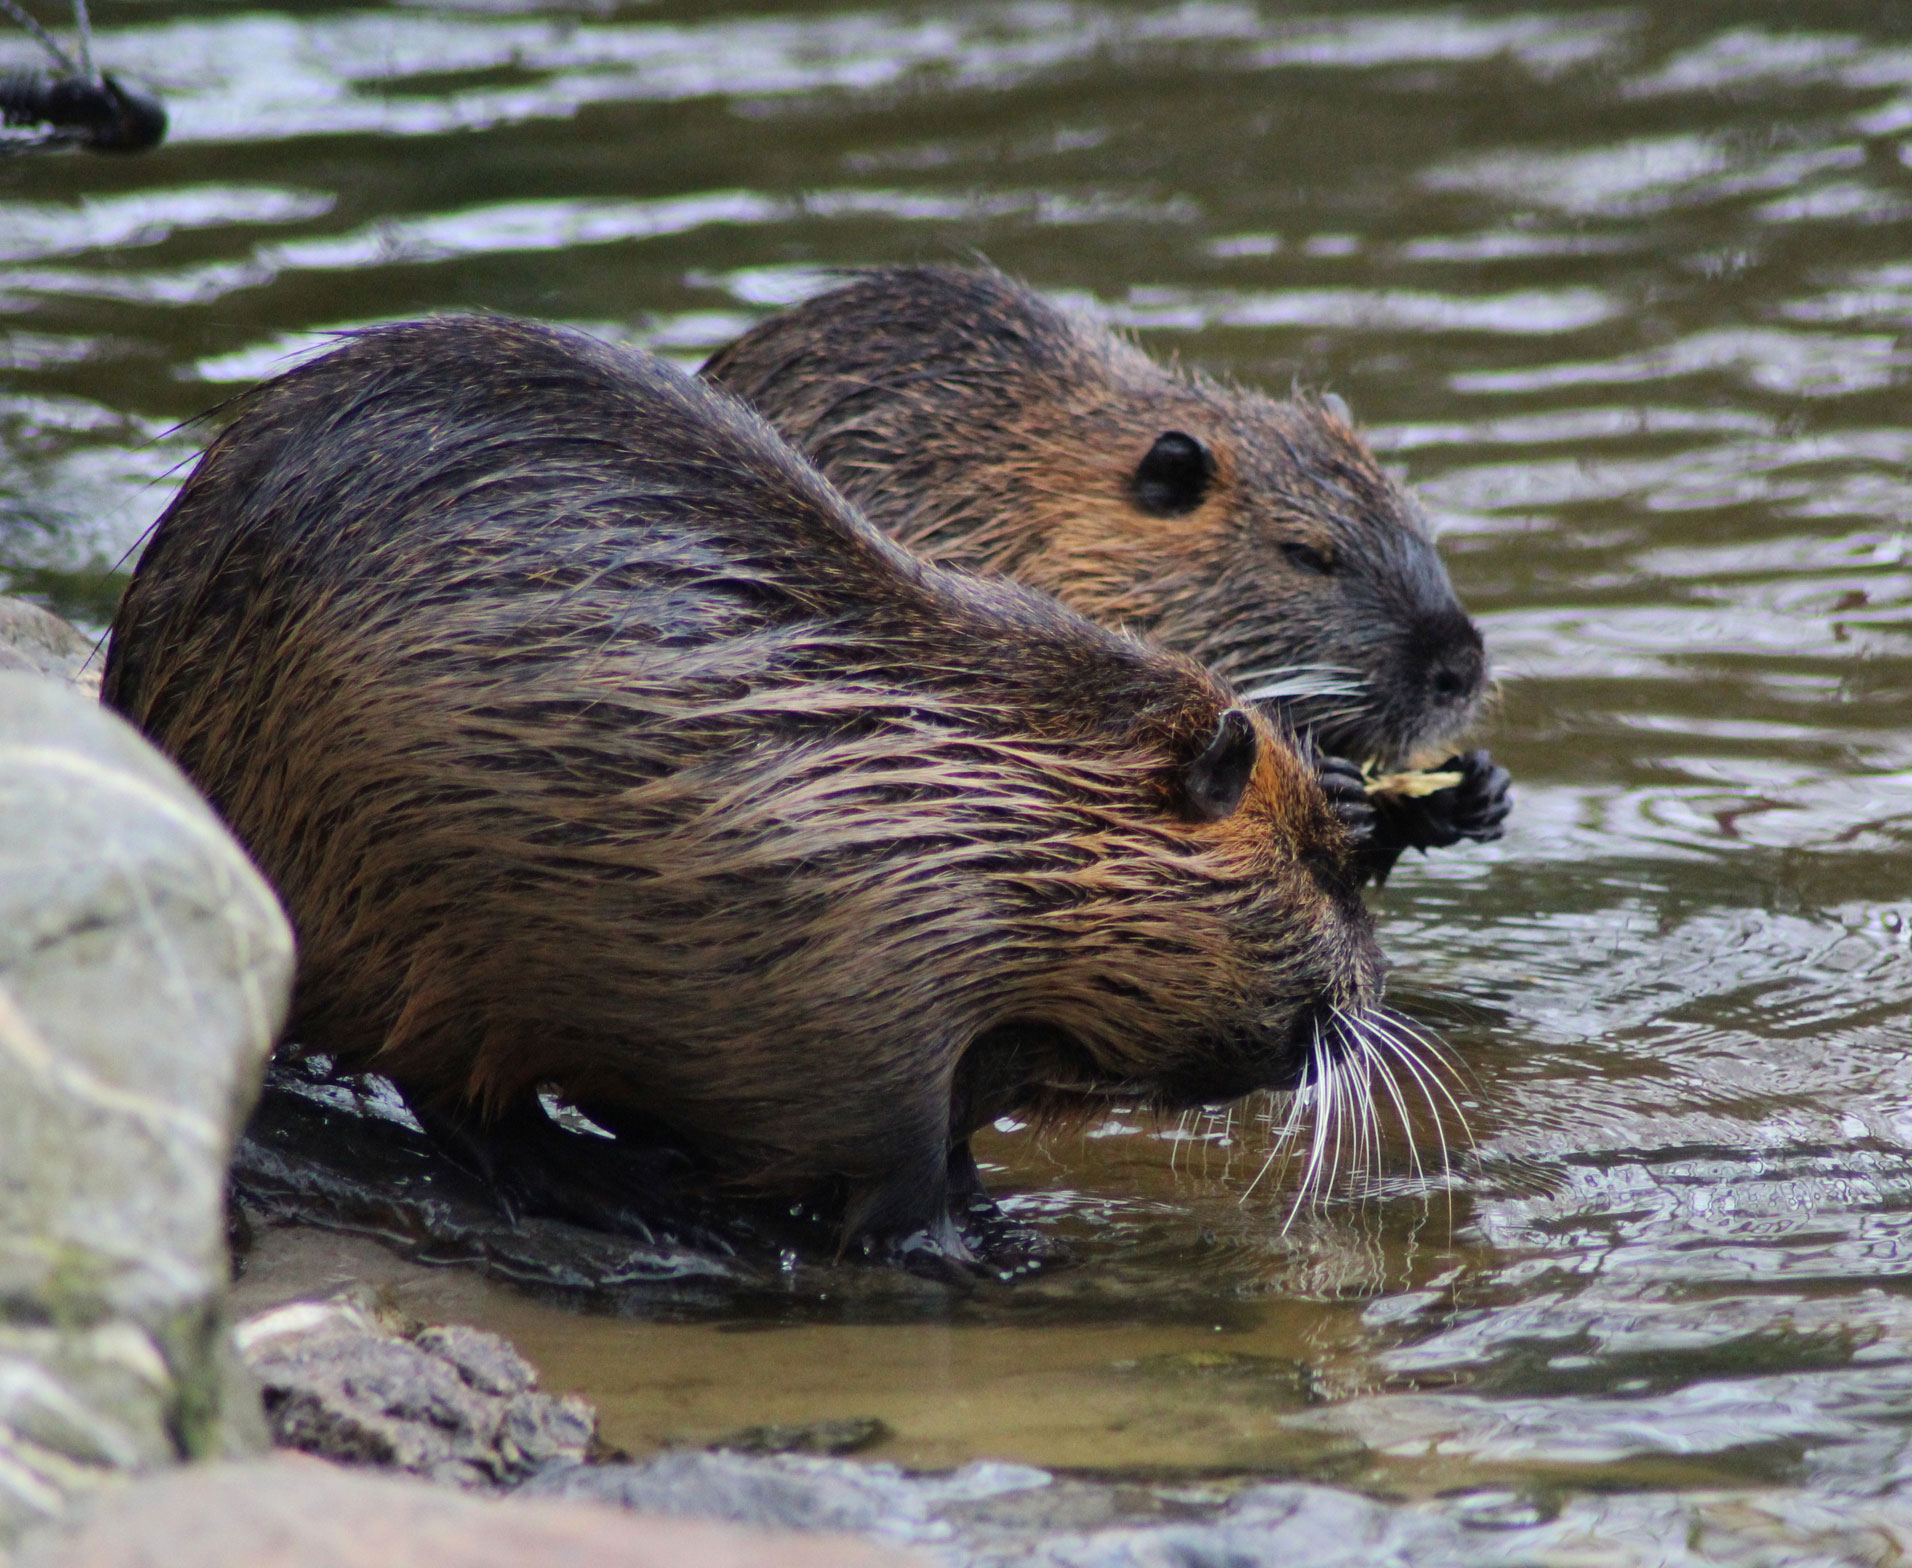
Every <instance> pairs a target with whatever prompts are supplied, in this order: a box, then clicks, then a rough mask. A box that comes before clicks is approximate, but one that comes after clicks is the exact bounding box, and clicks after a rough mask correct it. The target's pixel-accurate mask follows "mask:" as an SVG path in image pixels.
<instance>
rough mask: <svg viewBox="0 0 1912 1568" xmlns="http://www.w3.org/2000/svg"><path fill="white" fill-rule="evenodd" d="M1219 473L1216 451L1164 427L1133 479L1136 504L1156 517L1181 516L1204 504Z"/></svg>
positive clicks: (1130, 484)
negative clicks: (1217, 472) (1216, 464)
mask: <svg viewBox="0 0 1912 1568" xmlns="http://www.w3.org/2000/svg"><path fill="white" fill-rule="evenodd" d="M1214 477H1215V454H1214V453H1213V452H1211V451H1209V450H1208V448H1207V447H1206V446H1204V445H1203V444H1202V443H1201V442H1200V441H1197V440H1196V439H1195V437H1193V436H1191V435H1186V434H1184V433H1183V432H1182V431H1180V430H1164V431H1163V432H1162V433H1161V434H1160V435H1159V436H1157V437H1156V438H1155V445H1154V446H1152V447H1150V448H1149V449H1148V452H1147V454H1146V455H1145V456H1144V457H1143V459H1142V461H1141V462H1140V463H1138V464H1136V466H1135V477H1134V479H1132V480H1131V481H1130V483H1129V490H1130V493H1131V494H1132V495H1133V496H1134V498H1135V504H1136V505H1137V506H1139V507H1141V509H1142V510H1143V511H1145V512H1147V513H1148V514H1149V515H1150V516H1152V517H1180V516H1182V515H1183V514H1184V513H1186V512H1192V511H1194V510H1195V508H1196V507H1198V506H1200V505H1201V504H1202V502H1203V501H1204V500H1205V499H1206V498H1207V496H1208V487H1209V484H1210V482H1211V481H1213V479H1214Z"/></svg>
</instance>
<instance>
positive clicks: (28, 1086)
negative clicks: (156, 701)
mask: <svg viewBox="0 0 1912 1568" xmlns="http://www.w3.org/2000/svg"><path fill="white" fill-rule="evenodd" d="M291 976H292V934H291V931H290V929H289V927H288V925H287V923H286V919H285V916H284V914H283V913H282V912H281V910H280V908H279V905H278V902H277V900H276V899H275V898H274V897H273V894H272V892H271V890H270V889H269V888H268V887H267V886H266V884H265V882H264V880H263V879H262V878H261V877H260V876H259V874H258V872H257V871H255V870H254V869H253V867H252V864H251V862H250V861H248V860H247V858H246V856H245V854H244V852H243V851H242V850H241V849H240V848H239V847H238V845H237V844H235V843H234V842H233V840H232V838H231V836H230V835H229V834H228V833H227V832H226V830H225V829H224V827H222V826H221V824H220V823H219V821H218V819H217V818H216V817H215V816H214V815H213V813H212V811H211V810H210V808H208V807H207V805H206V804H205V803H204V802H203V801H202V800H201V799H200V798H199V796H198V795H197V794H196V793H195V792H194V790H193V789H192V787H191V786H190V785H189V784H188V783H187V782H186V780H185V779H184V778H183V777H182V776H181V775H180V773H179V772H178V770H177V769H175V768H174V767H173V765H172V764H171V763H170V762H168V761H167V760H166V759H165V758H163V757H161V756H160V755H159V754H158V753H157V752H156V751H154V750H153V748H152V747H151V746H149V745H148V744H147V743H146V742H145V741H144V740H143V739H141V738H140V737H139V736H138V735H137V734H135V733H134V732H133V730H132V729H131V728H130V727H129V726H128V725H126V724H125V723H124V722H123V721H122V720H120V719H119V718H117V717H116V716H114V715H113V714H111V713H108V712H106V711H105V710H104V709H102V708H101V707H99V705H98V704H97V703H95V702H92V701H89V700H88V699H87V698H86V697H84V696H83V695H82V694H81V693H79V692H77V691H75V690H74V689H73V688H72V687H70V686H67V685H63V684H60V683H58V682H56V681H51V680H47V679H45V678H44V677H43V676H37V675H22V674H16V673H4V672H0V1543H4V1542H5V1541H6V1540H8V1539H11V1538H12V1537H13V1536H14V1535H15V1534H17V1532H18V1531H19V1529H20V1528H21V1527H22V1526H23V1525H25V1524H27V1523H29V1522H31V1521H33V1520H35V1519H38V1518H42V1517H46V1516H50V1515H52V1514H55V1513H57V1512H58V1511H59V1510H60V1509H61V1508H62V1507H63V1505H64V1504H65V1503H66V1501H67V1500H68V1499H69V1498H70V1497H71V1496H72V1495H73V1494H74V1493H75V1492H78V1491H83V1490H85V1489H87V1488H88V1487H89V1486H90V1485H92V1484H93V1483H95V1482H97V1481H98V1480H99V1479H101V1478H102V1477H104V1476H106V1475H110V1474H112V1473H115V1472H118V1471H124V1470H142V1469H146V1468H149V1467H152V1466H156V1465H161V1464H165V1463H169V1462H171V1461H175V1460H179V1459H186V1458H195V1457H200V1456H204V1455H209V1454H215V1453H224V1452H237V1451H243V1450H246V1449H249V1448H250V1447H253V1446H256V1445H258V1444H260V1443H262V1442H263V1440H264V1427H263V1421H262V1419H261V1416H260V1414H259V1407H258V1399H257V1393H256V1390H254V1389H253V1388H252V1386H251V1384H250V1382H249V1381H248V1380H247V1379H246V1378H245V1376H244V1374H243V1372H242V1371H241V1370H240V1369H239V1368H238V1366H237V1358H236V1355H235V1353H234V1352H233V1350H232V1348H231V1343H230V1335H229V1334H228V1333H227V1332H226V1329H225V1325H224V1321H223V1317H222V1308H221V1301H222V1298H223V1293H224V1288H225V1283H226V1278H227V1272H228V1264H227V1257H226V1246H225V1202H224V1198H225V1178H226V1167H227V1163H228V1161H229V1159H230V1157H231V1151H232V1146H233V1142H234V1139H235V1138H236V1136H237V1135H238V1132H239V1129H240V1128H241V1127H242V1126H243V1125H244V1122H245V1118H246V1114H247V1111H248V1109H249V1108H250V1106H251V1104H252V1101H253V1098H254V1096H255V1095H256V1093H257V1090H258V1083H259V1079H260V1074H261V1072H262V1071H263V1068H264V1064H265V1060H266V1057H267V1055H268V1053H269V1052H270V1050H271V1047H272V1043H273V1040H274V1037H275V1036H276V1034H277V1032H278V1030H279V1027H280V1025H281V1023H282V1022H283V1019H284V1015H285V1009H286V1003H287V999H288V996H289V994H290V986H291Z"/></svg>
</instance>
